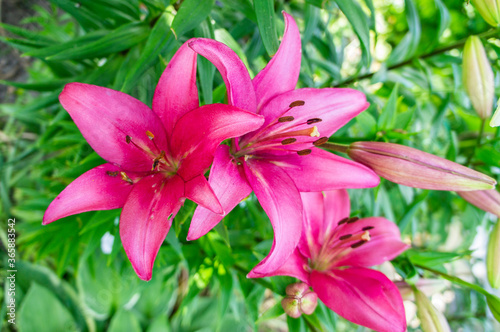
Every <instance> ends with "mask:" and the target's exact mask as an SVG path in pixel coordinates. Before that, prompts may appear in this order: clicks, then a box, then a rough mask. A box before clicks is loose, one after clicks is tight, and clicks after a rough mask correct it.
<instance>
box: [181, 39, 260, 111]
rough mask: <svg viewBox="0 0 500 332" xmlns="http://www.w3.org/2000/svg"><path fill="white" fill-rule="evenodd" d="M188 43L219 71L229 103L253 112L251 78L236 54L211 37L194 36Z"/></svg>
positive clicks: (255, 109) (254, 103) (254, 101)
mask: <svg viewBox="0 0 500 332" xmlns="http://www.w3.org/2000/svg"><path fill="white" fill-rule="evenodd" d="M188 43H189V46H190V47H191V48H192V49H193V50H194V51H195V52H196V53H198V54H200V55H201V56H203V57H205V58H207V59H208V60H209V61H210V62H211V63H213V64H214V65H215V67H217V69H218V70H219V71H220V73H221V75H222V78H223V79H224V82H225V83H226V87H227V99H228V102H229V104H230V105H233V106H236V107H239V108H242V109H245V110H248V111H251V112H254V113H255V112H256V111H257V106H256V105H257V104H256V99H255V91H254V88H253V84H252V80H251V79H250V75H249V74H248V70H247V68H246V67H245V65H244V64H243V62H242V61H241V60H240V58H239V57H238V55H237V54H236V53H235V52H234V51H233V50H232V49H230V48H229V47H227V46H226V45H224V44H222V43H220V42H218V41H215V40H212V39H205V38H195V39H191V40H189V41H188Z"/></svg>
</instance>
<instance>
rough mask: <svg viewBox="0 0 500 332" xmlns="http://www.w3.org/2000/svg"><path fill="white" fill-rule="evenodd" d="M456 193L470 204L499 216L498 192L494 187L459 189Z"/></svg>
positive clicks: (499, 200)
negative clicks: (469, 189)
mask: <svg viewBox="0 0 500 332" xmlns="http://www.w3.org/2000/svg"><path fill="white" fill-rule="evenodd" d="M457 194H458V195H459V196H460V197H462V198H463V199H465V200H466V201H467V202H469V203H471V204H472V205H474V206H477V207H478V208H480V209H481V210H483V211H486V212H489V213H492V214H494V215H497V216H498V217H499V218H500V193H499V192H498V191H497V190H496V189H491V190H473V191H459V192H457Z"/></svg>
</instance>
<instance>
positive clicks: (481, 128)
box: [466, 119, 486, 165]
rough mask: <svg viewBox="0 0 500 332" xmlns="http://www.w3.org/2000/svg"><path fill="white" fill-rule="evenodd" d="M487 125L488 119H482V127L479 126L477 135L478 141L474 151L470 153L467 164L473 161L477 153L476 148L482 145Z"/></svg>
mask: <svg viewBox="0 0 500 332" xmlns="http://www.w3.org/2000/svg"><path fill="white" fill-rule="evenodd" d="M485 125H486V119H481V127H480V128H479V136H478V137H477V142H476V146H474V149H473V150H472V153H471V154H470V155H469V158H467V163H466V165H470V162H471V161H472V158H473V157H474V155H475V154H476V149H477V148H479V147H480V146H481V141H482V139H483V135H484V126H485Z"/></svg>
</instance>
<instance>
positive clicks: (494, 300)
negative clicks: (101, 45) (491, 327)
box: [486, 295, 500, 322]
mask: <svg viewBox="0 0 500 332" xmlns="http://www.w3.org/2000/svg"><path fill="white" fill-rule="evenodd" d="M486 302H487V303H488V307H489V308H490V310H491V313H492V314H493V317H495V319H496V320H497V322H500V298H498V297H497V296H495V295H490V296H486Z"/></svg>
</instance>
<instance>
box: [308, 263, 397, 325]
mask: <svg viewBox="0 0 500 332" xmlns="http://www.w3.org/2000/svg"><path fill="white" fill-rule="evenodd" d="M309 279H310V282H311V286H312V288H313V290H314V291H315V292H316V293H317V294H318V297H319V298H320V299H321V301H323V303H324V304H325V305H326V306H327V307H328V308H330V309H332V310H333V311H335V312H336V313H337V314H339V315H340V316H342V317H344V318H345V319H347V320H350V321H351V322H353V323H356V324H359V325H363V326H366V327H368V328H370V329H373V330H376V331H387V332H403V331H405V330H406V319H405V312H404V307H403V300H402V299H401V295H400V294H399V291H398V289H397V287H396V286H395V285H394V284H393V283H392V282H391V281H390V280H389V279H388V278H387V277H386V276H385V275H384V274H382V273H381V272H378V271H375V270H370V269H365V268H348V269H344V270H335V271H330V272H328V274H326V273H321V272H318V271H312V273H311V275H310V278H309Z"/></svg>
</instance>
